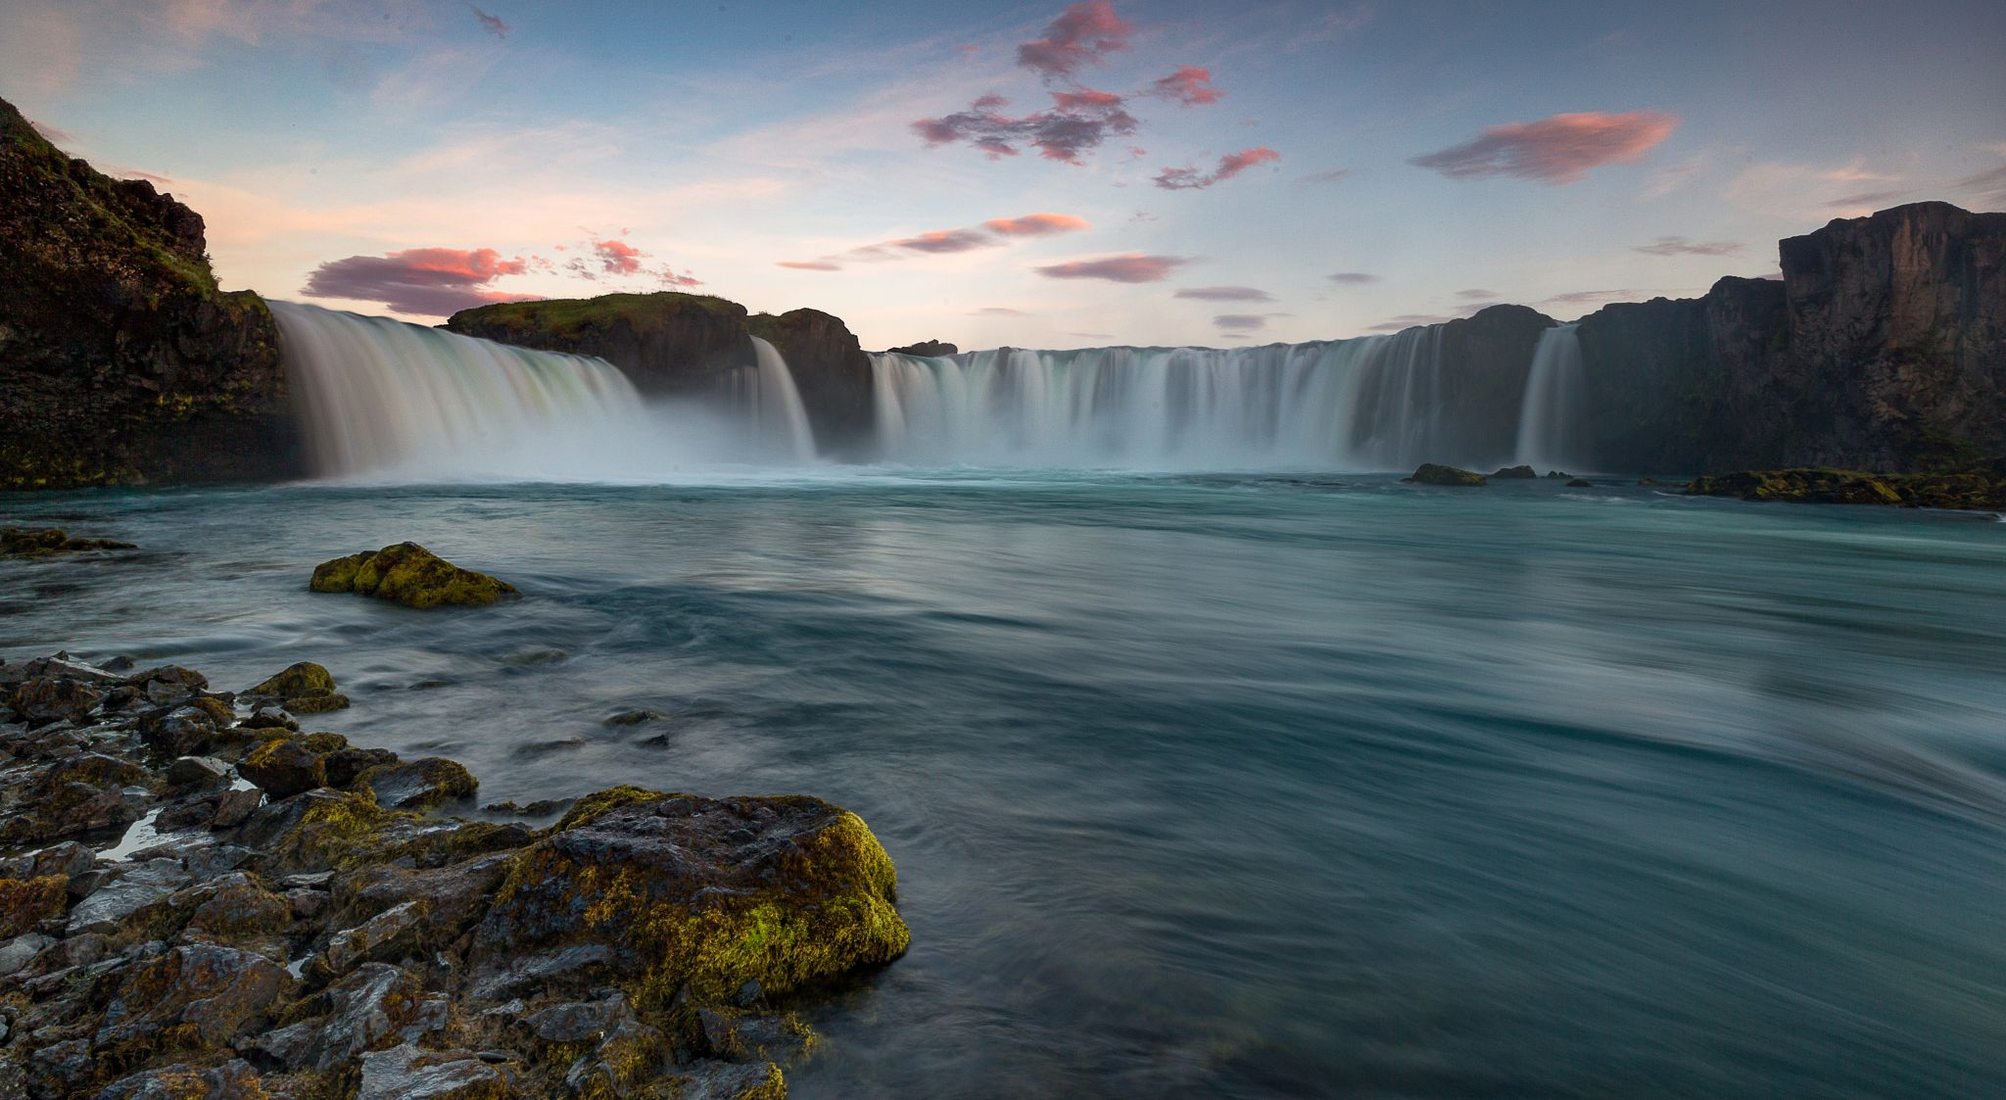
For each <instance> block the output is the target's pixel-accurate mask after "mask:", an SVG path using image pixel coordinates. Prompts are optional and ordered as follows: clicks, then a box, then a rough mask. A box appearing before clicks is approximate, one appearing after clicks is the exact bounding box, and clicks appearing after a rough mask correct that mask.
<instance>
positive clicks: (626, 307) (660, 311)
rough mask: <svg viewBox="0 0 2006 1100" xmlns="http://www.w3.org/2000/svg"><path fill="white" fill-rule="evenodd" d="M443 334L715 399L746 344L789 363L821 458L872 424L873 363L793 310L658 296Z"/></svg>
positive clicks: (524, 314) (852, 448)
mask: <svg viewBox="0 0 2006 1100" xmlns="http://www.w3.org/2000/svg"><path fill="white" fill-rule="evenodd" d="M445 327H446V328H448V329H450V330H451V331H453V332H458V333H462V334H464V335H467V336H479V337H482V338H483V339H488V340H497V341H500V342H502V343H505V344H515V345H518V346H521V347H529V348H540V349H543V350H546V351H563V352H570V353H573V354H576V355H596V356H598V357H599V358H601V359H604V360H606V361H607V362H609V363H611V364H613V365H614V366H616V367H618V368H620V370H621V372H622V373H624V374H626V375H627V377H628V378H629V379H631V380H632V381H633V383H634V385H635V386H636V387H638V388H639V389H640V390H641V392H642V393H644V394H649V395H665V396H690V395H703V394H712V393H716V392H719V391H720V390H722V389H723V388H725V387H726V386H728V385H729V383H730V380H731V376H732V375H733V374H734V373H735V372H737V371H740V370H744V369H746V368H749V367H752V366H753V365H754V363H755V359H754V357H753V350H752V341H751V337H754V336H757V337H759V338H760V339H762V340H765V341H767V342H768V343H770V344H772V345H773V346H774V348H775V349H777V350H778V351H779V352H780V354H781V356H782V357H784V358H785V359H786V360H787V367H788V370H789V372H790V373H792V374H793V376H794V385H795V387H796V388H797V389H799V390H800V391H801V403H802V405H803V406H804V407H805V408H806V410H807V413H808V422H809V425H810V427H811V428H813V430H814V433H815V443H816V446H817V448H818V449H819V450H821V451H822V452H823V453H825V454H839V455H841V454H850V453H854V452H856V451H857V450H858V448H859V447H861V446H862V445H863V444H864V443H865V441H866V440H867V439H868V437H869V435H870V431H871V426H872V424H873V423H874V412H873V409H874V406H873V404H872V395H871V362H870V357H869V356H867V355H865V354H864V352H863V350H862V348H860V347H859V346H858V343H857V338H856V336H854V335H853V334H851V332H850V330H849V329H848V328H847V327H846V326H845V325H844V324H843V322H842V320H841V319H840V318H838V317H835V316H832V315H830V314H827V313H823V312H821V311H820V310H813V309H797V310H793V311H791V312H788V313H782V314H779V315H778V316H775V315H773V314H766V313H761V314H755V315H752V316H747V314H746V311H745V307H744V306H741V305H739V304H737V303H736V302H728V301H725V300H724V299H722V298H713V297H710V296H708V295H700V294H679V293H675V292H672V291H662V292H659V293H655V294H605V295H601V296H600V297H597V298H585V299H559V300H550V301H542V302H507V303H500V304H496V305H488V306H481V307H479V308H476V309H468V310H462V311H460V312H459V313H455V314H453V316H452V317H451V318H450V319H448V320H447V322H446V325H445Z"/></svg>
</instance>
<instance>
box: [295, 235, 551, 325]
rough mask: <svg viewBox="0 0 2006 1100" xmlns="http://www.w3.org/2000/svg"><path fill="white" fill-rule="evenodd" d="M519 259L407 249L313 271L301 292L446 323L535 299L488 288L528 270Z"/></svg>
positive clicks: (486, 252)
mask: <svg viewBox="0 0 2006 1100" xmlns="http://www.w3.org/2000/svg"><path fill="white" fill-rule="evenodd" d="M529 266H530V265H529V261H528V260H526V259H524V258H523V257H521V256H516V257H512V258H508V259H504V258H503V257H502V254H501V253H499V252H497V251H495V250H494V249H492V248H476V249H459V248H409V249H405V250H404V251H401V252H392V253H389V254H388V255H383V256H349V257H347V258H345V259H340V260H329V261H328V262H326V263H324V264H321V265H320V266H319V267H318V268H315V269H314V272H313V274H312V275H311V276H309V277H308V278H307V283H306V286H305V287H304V288H303V289H302V290H301V291H300V293H302V294H305V295H306V296H307V297H309V298H345V299H349V300H351V301H359V302H381V303H382V304H383V305H385V306H387V307H388V308H390V309H392V310H395V311H396V312H398V313H408V314H412V315H414V316H422V317H444V316H446V315H448V314H451V313H456V312H458V311H460V310H463V309H470V308H472V307H474V306H479V305H487V304H488V303H490V302H519V301H525V300H528V299H533V298H535V297H536V295H533V294H509V293H505V292H502V291H498V290H492V289H490V288H489V284H491V283H493V282H494V281H495V280H496V279H499V278H502V277H504V276H508V275H521V274H523V273H525V272H527V271H528V270H529Z"/></svg>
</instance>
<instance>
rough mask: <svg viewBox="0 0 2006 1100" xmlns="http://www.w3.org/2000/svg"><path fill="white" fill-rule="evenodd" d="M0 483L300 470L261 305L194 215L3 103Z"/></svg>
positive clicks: (246, 476) (273, 341)
mask: <svg viewBox="0 0 2006 1100" xmlns="http://www.w3.org/2000/svg"><path fill="white" fill-rule="evenodd" d="M0 287H4V288H5V293H0V489H39V488H63V487H70V486H79V485H105V484H114V483H136V482H147V481H200V480H260V479H271V478H275V477H286V476H294V475H296V474H298V473H300V472H301V471H302V469H303V467H302V465H301V458H300V448H299V443H298V437H297V431H296V428H295V426H294V421H293V417H292V415H291V413H290V411H289V407H288V403H287V392H286V384H285V377H284V374H283V372H282V371H281V369H280V364H279V350H278V332H277V328H276V326H275V325H274V323H273V321H272V316H271V312H270V311H269V310H267V309H266V308H265V304H264V303H263V302H262V301H261V300H259V299H258V297H257V296H256V295H254V294H251V293H250V292H248V291H240V292H236V293H224V292H223V291H221V290H219V289H218V288H217V286H216V279H215V276H214V274H213V273H212V272H211V271H210V268H209V259H208V256H207V255H206V254H205V252H204V243H203V225H202V218H201V216H200V215H198V214H196V213H195V212H194V211H193V210H190V209H189V208H187V207H186V206H183V205H181V204H180V203H178V202H175V201H174V200H173V199H172V198H171V197H169V196H166V195H161V194H157V193H156V192H155V191H154V189H153V185H152V184H150V183H147V182H145V181H143V180H116V179H112V178H111V177H109V176H106V175H103V174H101V173H99V172H97V171H96V170H94V169H93V168H91V166H90V165H89V164H86V163H85V162H83V161H81V160H72V159H70V158H69V157H67V156H65V155H64V154H63V153H62V151H61V150H59V149H57V148H56V147H55V146H54V145H51V144H50V143H49V142H48V141H47V140H46V139H45V138H43V137H42V135H41V134H39V133H37V132H36V131H35V129H34V127H33V126H31V125H30V124H29V123H28V121H27V120H26V119H24V118H22V117H21V114H20V112H18V111H16V110H15V109H14V108H13V106H12V105H10V104H8V103H6V102H4V101H0Z"/></svg>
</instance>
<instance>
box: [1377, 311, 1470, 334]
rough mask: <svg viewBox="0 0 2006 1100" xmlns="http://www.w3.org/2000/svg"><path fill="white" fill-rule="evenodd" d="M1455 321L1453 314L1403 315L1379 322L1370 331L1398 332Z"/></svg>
mask: <svg viewBox="0 0 2006 1100" xmlns="http://www.w3.org/2000/svg"><path fill="white" fill-rule="evenodd" d="M1456 319H1457V318H1456V316H1455V315H1454V314H1444V313H1403V314H1401V315H1399V316H1398V317H1394V318H1392V319H1390V320H1386V321H1381V322H1379V323H1378V324H1376V325H1373V326H1372V327H1371V329H1370V331H1372V332H1399V331H1400V330H1401V329H1408V328H1413V327H1415V326H1416V325H1440V324H1446V323H1448V322H1450V321H1454V320H1456Z"/></svg>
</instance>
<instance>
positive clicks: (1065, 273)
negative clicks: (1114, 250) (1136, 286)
mask: <svg viewBox="0 0 2006 1100" xmlns="http://www.w3.org/2000/svg"><path fill="white" fill-rule="evenodd" d="M1190 262H1191V261H1190V260H1189V259H1188V258H1186V257H1183V256H1148V255H1144V254H1142V253H1140V252H1128V253H1124V254H1122V255H1120V256H1104V257H1102V258H1100V259H1097V260H1071V261H1068V262H1066V263H1062V264H1051V265H1048V266H1046V267H1040V268H1034V269H1033V270H1035V271H1037V273H1038V274H1040V275H1043V276H1045V277H1046V278H1048V279H1106V280H1107V281H1109V282H1112V283H1158V282H1162V281H1163V280H1164V279H1167V278H1169V277H1170V275H1171V273H1172V272H1175V271H1176V270H1177V269H1178V268H1180V267H1183V266H1184V265H1185V264H1188V263H1190Z"/></svg>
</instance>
